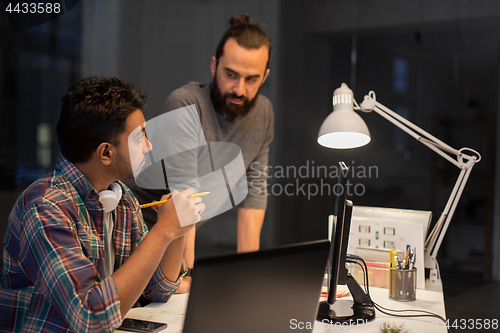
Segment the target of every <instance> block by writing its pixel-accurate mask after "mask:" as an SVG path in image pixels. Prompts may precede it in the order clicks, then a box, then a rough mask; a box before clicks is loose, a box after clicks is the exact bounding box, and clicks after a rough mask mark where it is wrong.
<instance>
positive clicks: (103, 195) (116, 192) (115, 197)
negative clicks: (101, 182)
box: [99, 183, 122, 213]
mask: <svg viewBox="0 0 500 333" xmlns="http://www.w3.org/2000/svg"><path fill="white" fill-rule="evenodd" d="M110 187H111V189H110V190H104V191H101V192H99V200H101V203H102V205H103V206H104V212H105V213H109V212H112V211H114V210H115V209H116V207H117V206H118V202H119V201H120V199H121V198H122V187H121V186H120V185H119V184H118V183H111V185H110Z"/></svg>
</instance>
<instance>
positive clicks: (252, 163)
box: [159, 82, 274, 209]
mask: <svg viewBox="0 0 500 333" xmlns="http://www.w3.org/2000/svg"><path fill="white" fill-rule="evenodd" d="M193 104H194V105H195V107H196V109H197V111H198V115H199V117H200V122H201V127H202V129H203V133H204V135H205V139H206V142H208V143H210V142H232V143H235V144H237V145H238V146H239V147H240V148H241V152H242V155H243V160H244V163H245V169H246V172H247V181H248V196H247V197H246V198H245V199H244V200H243V201H242V203H241V204H240V205H239V207H241V208H258V209H266V207H267V165H268V158H269V144H270V143H271V141H272V139H273V123H274V115H273V109H272V105H271V102H270V101H269V100H268V99H267V98H266V97H265V96H262V95H259V96H258V97H257V101H256V103H255V106H254V107H253V108H252V110H251V111H250V112H249V113H248V114H247V115H246V116H245V117H243V118H241V119H237V120H235V121H234V122H231V121H228V120H226V119H225V118H223V117H222V116H221V115H220V114H219V113H218V112H217V111H216V110H215V109H214V106H213V104H212V100H211V99H210V85H209V84H205V83H198V82H190V83H188V84H186V85H185V86H183V87H181V88H179V89H176V90H174V91H173V92H172V93H171V94H170V95H169V96H168V97H167V99H166V101H165V103H164V104H163V107H162V108H161V110H160V112H159V114H162V113H165V112H168V111H172V110H176V109H179V108H181V107H184V106H188V105H193Z"/></svg>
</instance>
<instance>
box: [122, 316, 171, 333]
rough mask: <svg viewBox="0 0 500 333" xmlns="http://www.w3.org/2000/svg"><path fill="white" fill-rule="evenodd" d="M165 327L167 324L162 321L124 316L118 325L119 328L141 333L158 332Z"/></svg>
mask: <svg viewBox="0 0 500 333" xmlns="http://www.w3.org/2000/svg"><path fill="white" fill-rule="evenodd" d="M165 328H167V324H164V323H156V322H154V321H147V320H139V319H130V318H125V319H124V320H123V322H122V324H121V326H120V327H118V329H119V330H124V331H131V332H141V333H151V332H160V331H162V330H164V329H165Z"/></svg>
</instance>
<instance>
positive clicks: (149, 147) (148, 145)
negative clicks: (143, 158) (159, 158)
mask: <svg viewBox="0 0 500 333" xmlns="http://www.w3.org/2000/svg"><path fill="white" fill-rule="evenodd" d="M145 138H146V144H145V147H144V153H147V152H150V151H151V150H153V144H152V143H151V141H149V140H148V138H147V137H145Z"/></svg>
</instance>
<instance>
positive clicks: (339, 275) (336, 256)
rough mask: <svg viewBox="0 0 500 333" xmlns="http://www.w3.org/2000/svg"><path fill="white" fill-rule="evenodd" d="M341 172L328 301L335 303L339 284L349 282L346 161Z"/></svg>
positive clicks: (335, 215)
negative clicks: (346, 261) (346, 259)
mask: <svg viewBox="0 0 500 333" xmlns="http://www.w3.org/2000/svg"><path fill="white" fill-rule="evenodd" d="M339 165H340V171H341V172H340V174H339V180H338V183H337V185H336V186H335V191H334V193H335V194H336V197H335V209H334V213H333V225H334V228H333V235H332V245H331V246H332V250H331V254H330V256H331V257H330V267H329V270H330V274H329V277H330V281H329V289H330V290H331V292H329V293H328V303H330V304H333V303H335V300H336V294H337V285H339V284H346V283H347V268H346V266H345V258H346V252H347V243H348V241H349V230H350V228H351V215H352V206H353V205H352V202H351V201H349V200H347V193H346V192H347V176H348V173H349V168H348V167H347V166H346V165H345V163H344V162H340V163H339Z"/></svg>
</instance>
